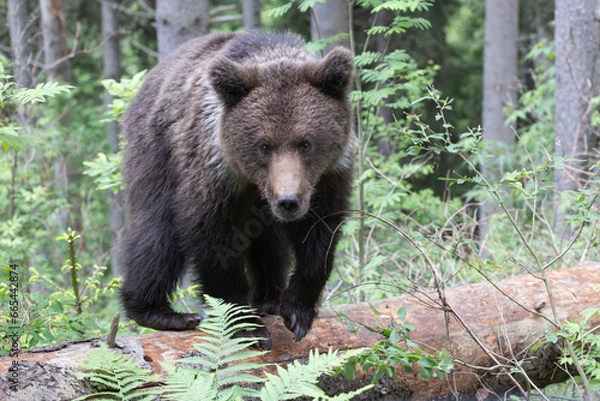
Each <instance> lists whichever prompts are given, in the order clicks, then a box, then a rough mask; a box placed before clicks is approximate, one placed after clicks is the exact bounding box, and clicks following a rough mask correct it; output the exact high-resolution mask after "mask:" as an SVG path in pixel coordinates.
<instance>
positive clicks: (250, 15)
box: [242, 0, 261, 31]
mask: <svg viewBox="0 0 600 401" xmlns="http://www.w3.org/2000/svg"><path fill="white" fill-rule="evenodd" d="M242 20H243V25H244V29H245V30H246V31H249V30H252V29H258V28H260V26H261V23H260V0H242Z"/></svg>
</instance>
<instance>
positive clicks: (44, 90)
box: [13, 82, 74, 104]
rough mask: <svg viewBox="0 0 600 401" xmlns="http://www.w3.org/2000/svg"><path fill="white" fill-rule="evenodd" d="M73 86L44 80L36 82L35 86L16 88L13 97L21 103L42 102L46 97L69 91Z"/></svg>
mask: <svg viewBox="0 0 600 401" xmlns="http://www.w3.org/2000/svg"><path fill="white" fill-rule="evenodd" d="M73 88H74V86H71V85H63V84H59V83H58V82H45V83H43V84H38V85H37V86H36V87H35V88H31V89H18V90H16V91H15V92H14V94H13V97H14V98H15V99H16V100H18V101H20V102H21V103H22V104H25V103H31V104H34V103H42V102H45V101H46V99H47V98H48V97H54V96H56V95H59V94H61V93H69V92H70V90H71V89H73Z"/></svg>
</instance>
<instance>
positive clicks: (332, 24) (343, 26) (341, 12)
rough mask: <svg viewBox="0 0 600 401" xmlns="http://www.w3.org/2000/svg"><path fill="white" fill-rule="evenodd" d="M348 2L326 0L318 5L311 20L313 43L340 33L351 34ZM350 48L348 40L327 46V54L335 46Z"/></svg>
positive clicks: (346, 0)
mask: <svg viewBox="0 0 600 401" xmlns="http://www.w3.org/2000/svg"><path fill="white" fill-rule="evenodd" d="M348 7H349V3H348V0H326V1H325V2H324V3H316V4H315V6H314V8H313V9H312V18H311V19H310V38H311V40H312V41H316V40H319V39H325V38H330V37H332V36H335V35H337V34H339V33H348V32H350V10H349V8H348ZM339 45H342V46H346V47H350V41H349V39H348V38H345V39H342V40H339V41H337V42H336V43H332V44H329V45H327V47H326V48H325V50H324V51H325V53H327V52H328V51H330V50H331V49H333V48H334V47H335V46H339Z"/></svg>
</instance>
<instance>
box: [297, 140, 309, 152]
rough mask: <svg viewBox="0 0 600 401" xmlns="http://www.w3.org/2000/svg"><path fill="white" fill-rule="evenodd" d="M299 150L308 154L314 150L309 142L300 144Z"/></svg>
mask: <svg viewBox="0 0 600 401" xmlns="http://www.w3.org/2000/svg"><path fill="white" fill-rule="evenodd" d="M299 148H300V152H301V153H308V152H310V150H311V149H312V145H311V143H310V142H308V141H302V142H300V146H299Z"/></svg>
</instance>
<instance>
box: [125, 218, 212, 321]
mask: <svg viewBox="0 0 600 401" xmlns="http://www.w3.org/2000/svg"><path fill="white" fill-rule="evenodd" d="M151 220H152V221H147V222H146V223H148V224H144V221H135V220H132V221H135V223H132V226H130V227H129V228H128V229H127V230H126V231H125V232H124V233H123V237H122V244H123V249H122V253H123V263H124V265H125V266H126V272H125V277H124V280H123V287H122V288H121V298H122V300H123V306H124V307H125V310H126V312H127V316H129V317H130V318H131V319H133V320H135V321H136V322H137V323H138V324H139V325H141V326H145V327H150V328H153V329H157V330H192V329H194V328H195V327H196V326H197V325H198V323H200V321H201V319H202V317H201V316H200V315H198V314H195V313H177V312H175V311H174V310H173V309H172V308H171V306H170V305H169V300H168V297H169V295H170V294H171V293H172V292H173V291H174V290H175V288H176V286H177V283H178V281H179V279H180V278H181V276H182V275H183V272H184V267H185V258H184V255H183V254H182V252H181V251H180V250H179V249H178V247H177V243H176V236H175V233H174V230H173V224H168V221H169V219H162V220H163V221H166V222H167V223H166V224H160V221H161V219H160V217H159V216H152V218H151Z"/></svg>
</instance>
